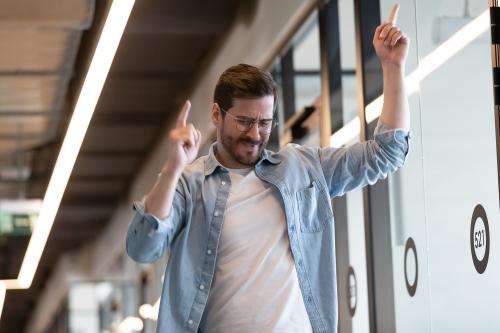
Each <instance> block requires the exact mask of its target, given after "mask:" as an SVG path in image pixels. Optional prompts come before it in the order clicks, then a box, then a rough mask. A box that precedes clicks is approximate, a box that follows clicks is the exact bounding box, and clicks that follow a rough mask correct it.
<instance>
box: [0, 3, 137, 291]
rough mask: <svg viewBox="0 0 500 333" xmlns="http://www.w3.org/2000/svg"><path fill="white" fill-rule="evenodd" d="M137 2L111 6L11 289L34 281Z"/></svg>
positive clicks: (10, 284) (26, 285)
mask: <svg viewBox="0 0 500 333" xmlns="http://www.w3.org/2000/svg"><path fill="white" fill-rule="evenodd" d="M134 2H135V0H115V1H113V3H112V4H111V7H110V10H109V13H108V16H107V18H106V22H105V24H104V27H103V29H102V33H101V36H100V38H99V41H98V44H97V47H96V49H95V52H94V56H93V58H92V62H91V64H90V67H89V70H88V72H87V76H86V77H85V81H84V83H83V86H82V90H81V92H80V96H79V97H78V100H77V102H76V105H75V109H74V111H73V116H72V117H71V121H70V124H69V126H68V130H67V132H66V136H65V137H64V141H63V144H62V146H61V150H60V152H59V156H58V158H57V161H56V164H55V166H54V170H53V171H52V176H51V178H50V181H49V185H48V187H47V191H46V192H45V197H44V200H43V204H42V207H41V210H40V215H39V217H38V220H37V222H36V225H35V227H34V230H33V234H32V235H31V238H30V241H29V244H28V248H27V250H26V253H25V255H24V259H23V262H22V265H21V269H20V271H19V276H18V278H17V281H16V283H14V282H13V281H12V280H8V282H9V283H8V286H7V288H10V287H19V288H29V287H30V285H31V283H32V281H33V277H34V275H35V272H36V270H37V267H38V264H39V262H40V257H41V255H42V253H43V249H44V247H45V244H46V242H47V238H48V236H49V233H50V230H51V228H52V224H53V223H54V219H55V217H56V214H57V210H58V209H59V205H60V203H61V199H62V196H63V194H64V190H65V188H66V185H67V184H68V180H69V177H70V175H71V171H72V170H73V166H74V164H75V161H76V158H77V156H78V153H79V151H80V147H81V145H82V142H83V138H84V137H85V133H86V131H87V128H88V126H89V123H90V120H91V118H92V114H93V113H94V110H95V107H96V104H97V100H98V99H99V96H100V94H101V91H102V87H103V85H104V82H105V81H106V77H107V75H108V72H109V69H110V67H111V63H112V62H113V58H114V56H115V53H116V50H117V48H118V45H119V43H120V39H121V37H122V34H123V31H124V29H125V26H126V24H127V21H128V18H129V16H130V13H131V11H132V7H133V5H134Z"/></svg>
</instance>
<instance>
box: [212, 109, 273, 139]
mask: <svg viewBox="0 0 500 333" xmlns="http://www.w3.org/2000/svg"><path fill="white" fill-rule="evenodd" d="M217 106H218V107H219V109H220V110H221V111H222V112H224V113H225V114H228V115H229V116H230V117H231V118H233V119H234V120H235V123H236V124H235V125H236V129H237V130H238V131H240V132H241V133H248V132H250V131H251V130H252V128H253V127H254V126H255V124H257V130H258V131H259V132H261V133H263V134H269V133H271V132H272V131H273V129H274V128H275V127H276V126H277V125H278V119H277V117H276V115H275V114H274V111H273V118H271V119H270V118H268V119H259V120H257V119H258V118H251V117H245V118H247V121H251V124H250V125H248V126H247V125H243V124H242V123H241V121H242V120H243V119H241V118H240V117H243V116H235V115H234V114H232V113H231V112H229V111H228V110H226V109H224V108H222V107H221V106H220V105H219V104H217ZM261 120H266V121H267V120H271V126H270V127H269V129H268V130H267V129H266V127H262V126H260V125H259V124H258V123H259V122H260V121H261ZM242 126H243V128H244V129H242ZM247 127H248V128H247ZM262 129H264V130H262Z"/></svg>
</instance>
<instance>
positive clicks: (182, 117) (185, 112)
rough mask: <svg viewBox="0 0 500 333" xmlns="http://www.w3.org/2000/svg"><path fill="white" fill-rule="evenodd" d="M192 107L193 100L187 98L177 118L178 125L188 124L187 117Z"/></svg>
mask: <svg viewBox="0 0 500 333" xmlns="http://www.w3.org/2000/svg"><path fill="white" fill-rule="evenodd" d="M190 109H191V102H190V101H189V100H187V101H186V102H185V103H184V105H183V106H182V110H181V113H180V114H179V117H178V118H177V126H178V127H179V126H186V122H187V118H188V115H189V110H190Z"/></svg>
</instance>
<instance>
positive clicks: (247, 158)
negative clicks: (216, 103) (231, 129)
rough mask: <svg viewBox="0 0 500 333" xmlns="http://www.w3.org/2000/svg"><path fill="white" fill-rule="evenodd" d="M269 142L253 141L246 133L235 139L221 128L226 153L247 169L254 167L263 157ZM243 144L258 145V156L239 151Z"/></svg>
mask: <svg viewBox="0 0 500 333" xmlns="http://www.w3.org/2000/svg"><path fill="white" fill-rule="evenodd" d="M268 141H269V139H267V140H259V141H255V140H252V139H251V138H250V137H248V136H246V135H245V134H244V133H242V135H241V136H240V137H237V138H234V137H231V136H229V135H226V134H225V133H224V127H223V126H222V127H221V143H222V146H223V147H224V149H225V150H226V152H227V153H228V154H229V155H230V156H231V158H232V159H233V160H234V161H236V162H238V163H239V164H241V165H245V166H247V167H253V166H254V165H255V164H256V163H257V161H258V160H259V159H260V157H261V156H262V152H263V151H264V149H265V148H266V146H267V142H268ZM241 144H251V145H256V146H257V147H258V148H257V153H256V154H248V153H243V152H239V151H238V146H239V145H241Z"/></svg>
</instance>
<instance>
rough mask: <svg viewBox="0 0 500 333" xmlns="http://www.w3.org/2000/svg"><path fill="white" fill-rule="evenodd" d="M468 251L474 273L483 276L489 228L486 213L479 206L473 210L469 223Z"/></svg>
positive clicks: (488, 248) (488, 243) (488, 250)
mask: <svg viewBox="0 0 500 333" xmlns="http://www.w3.org/2000/svg"><path fill="white" fill-rule="evenodd" d="M470 250H471V254H472V262H473V263H474V267H475V268H476V271H477V272H478V273H479V274H483V273H484V271H485V270H486V266H488V259H489V257H490V227H489V225H488V217H487V216H486V211H485V210H484V207H483V206H481V205H479V204H478V205H477V206H476V207H475V208H474V212H473V213H472V219H471V222H470Z"/></svg>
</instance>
